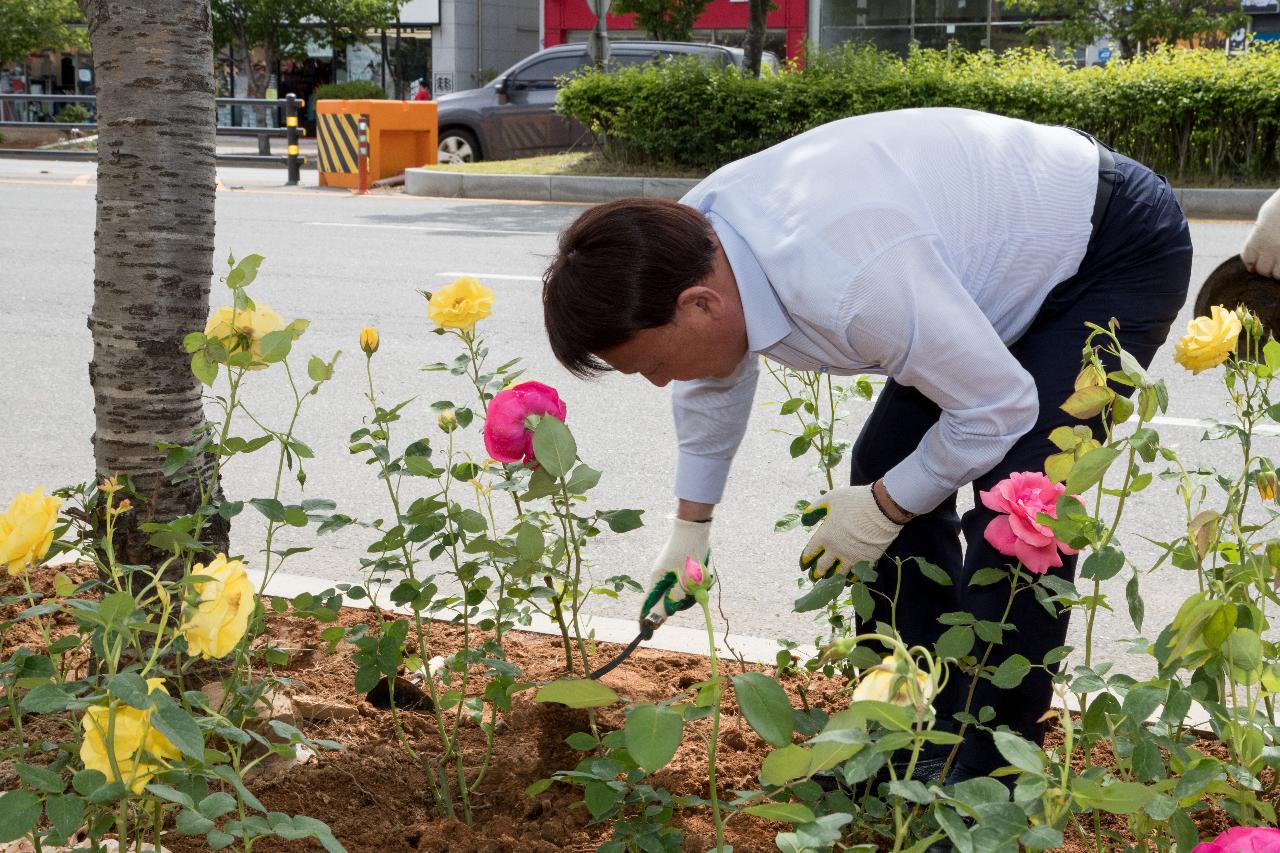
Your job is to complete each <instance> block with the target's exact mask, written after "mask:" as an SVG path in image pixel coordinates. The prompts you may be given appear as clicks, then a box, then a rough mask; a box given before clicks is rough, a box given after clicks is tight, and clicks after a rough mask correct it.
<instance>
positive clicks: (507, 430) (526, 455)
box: [484, 382, 565, 462]
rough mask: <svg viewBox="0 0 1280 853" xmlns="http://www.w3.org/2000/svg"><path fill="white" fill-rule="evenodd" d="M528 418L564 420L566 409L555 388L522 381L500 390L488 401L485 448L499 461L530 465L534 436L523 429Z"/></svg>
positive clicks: (532, 459) (539, 383) (525, 428)
mask: <svg viewBox="0 0 1280 853" xmlns="http://www.w3.org/2000/svg"><path fill="white" fill-rule="evenodd" d="M530 415H551V416H552V417H554V418H556V419H557V420H561V421H563V420H564V415H565V406H564V402H563V401H562V400H561V399H560V395H559V394H557V393H556V389H554V388H552V387H551V386H550V385H543V384H542V383H541V382H521V383H520V384H519V385H513V386H512V387H510V388H507V389H504V390H502V391H499V392H498V393H497V395H495V396H494V398H493V399H492V400H490V401H489V411H488V414H486V415H485V422H484V449H485V450H487V451H489V455H490V456H492V457H493V458H494V459H497V460H498V461H499V462H533V461H534V458H533V433H532V432H531V431H530V430H529V429H528V428H527V427H526V426H525V418H527V417H529V416H530Z"/></svg>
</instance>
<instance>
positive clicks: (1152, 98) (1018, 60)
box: [557, 45, 1280, 183]
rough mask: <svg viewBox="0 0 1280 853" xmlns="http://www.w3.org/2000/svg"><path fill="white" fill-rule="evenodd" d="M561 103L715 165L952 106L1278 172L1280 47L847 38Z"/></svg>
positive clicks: (1196, 169) (632, 139)
mask: <svg viewBox="0 0 1280 853" xmlns="http://www.w3.org/2000/svg"><path fill="white" fill-rule="evenodd" d="M557 104H558V106H557V108H558V109H559V110H560V112H562V113H564V114H565V115H567V116H571V117H573V118H575V119H577V120H579V121H581V122H583V123H584V124H586V125H587V126H588V127H590V128H592V129H593V130H595V131H596V132H598V133H600V134H601V135H602V137H603V139H604V144H605V150H606V153H607V154H608V155H609V156H611V157H614V158H616V159H619V160H622V161H626V162H642V163H654V164H675V165H679V166H683V167H688V168H694V169H701V170H707V171H709V170H712V169H715V168H718V167H719V166H722V165H724V164H725V163H727V162H730V161H732V160H735V159H738V158H740V157H745V156H747V155H750V154H753V153H755V152H757V151H760V150H762V149H764V148H767V147H769V146H771V145H774V144H776V143H778V142H781V141H782V140H784V139H788V138H790V137H792V136H795V135H796V134H799V133H803V132H804V131H806V130H809V129H811V128H813V127H816V126H818V125H820V124H825V123H826V122H829V121H833V120H835V119H838V118H843V117H846V116H852V115H860V114H863V113H870V112H877V111H882V110H893V109H901V108H907V107H931V106H953V107H966V108H970V109H977V110H984V111H987V112H993V113H998V114H1002V115H1008V116H1013V117H1015V118H1022V119H1027V120H1029V121H1036V122H1042V123H1046V124H1060V125H1067V126H1070V127H1076V128H1080V129H1081V130H1086V131H1088V132H1090V133H1092V134H1093V135H1095V136H1097V137H1098V138H1099V139H1102V140H1104V141H1105V142H1107V143H1108V144H1109V145H1111V146H1113V147H1114V148H1116V149H1117V150H1119V151H1122V152H1124V153H1125V154H1127V155H1129V156H1132V157H1134V158H1136V159H1138V160H1140V161H1142V162H1144V163H1146V164H1147V165H1149V166H1151V167H1152V168H1153V169H1155V170H1156V171H1157V172H1160V173H1162V174H1165V175H1169V176H1170V177H1172V178H1175V179H1177V180H1179V181H1182V182H1187V181H1215V182H1221V181H1228V180H1232V181H1251V182H1264V183H1274V181H1275V180H1276V179H1278V178H1280V157H1278V156H1277V155H1278V153H1280V152H1278V150H1277V147H1276V140H1277V135H1278V133H1277V132H1278V131H1280V49H1276V48H1272V47H1268V46H1266V45H1254V46H1253V48H1252V49H1250V51H1249V52H1248V53H1247V54H1246V55H1243V56H1227V55H1226V54H1225V53H1224V52H1223V51H1217V50H1172V49H1161V50H1156V51H1153V52H1151V53H1147V54H1143V55H1142V56H1141V57H1139V58H1137V59H1135V60H1133V61H1131V62H1113V63H1111V64H1109V65H1107V66H1105V67H1092V68H1075V67H1074V66H1072V65H1070V64H1069V63H1067V62H1065V61H1063V60H1061V59H1059V58H1057V57H1055V56H1054V55H1053V54H1052V53H1050V52H1046V51H1036V50H1016V51H1009V52H1007V53H1003V54H999V55H996V54H993V53H990V52H980V53H966V52H964V51H952V52H950V53H947V52H943V51H933V50H914V51H912V52H911V53H910V55H908V56H907V57H905V58H902V57H898V56H896V55H893V54H890V53H884V52H877V51H876V50H875V49H873V48H870V47H854V46H846V47H844V48H841V49H838V50H834V51H830V52H826V53H819V54H814V55H813V56H811V57H810V60H809V63H808V66H807V67H806V68H804V69H800V70H795V71H789V72H785V73H781V74H776V75H771V76H767V77H763V78H761V79H758V80H755V79H747V78H743V77H742V76H741V75H740V74H738V73H737V71H736V70H734V69H716V68H710V67H708V66H707V65H706V64H705V63H698V62H687V61H686V62H669V63H663V64H662V65H661V66H657V67H648V68H643V67H642V68H625V69H619V70H617V71H615V72H612V73H609V74H598V73H586V74H583V75H580V76H579V77H577V78H575V79H574V80H573V81H571V82H570V83H569V84H568V85H567V86H565V87H563V88H562V89H561V90H560V92H559V95H558V102H557ZM691 116H695V117H696V118H697V120H696V121H690V120H689V119H690V117H691Z"/></svg>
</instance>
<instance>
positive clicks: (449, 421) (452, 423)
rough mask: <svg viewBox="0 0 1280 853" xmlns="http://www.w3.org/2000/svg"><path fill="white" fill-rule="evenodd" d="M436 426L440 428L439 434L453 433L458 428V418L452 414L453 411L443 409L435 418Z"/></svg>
mask: <svg viewBox="0 0 1280 853" xmlns="http://www.w3.org/2000/svg"><path fill="white" fill-rule="evenodd" d="M436 426H438V427H440V431H441V432H446V433H447V432H453V431H454V430H455V429H457V428H458V416H457V415H456V414H454V413H453V409H445V410H444V411H443V412H441V413H440V414H439V415H438V416H437V417H436Z"/></svg>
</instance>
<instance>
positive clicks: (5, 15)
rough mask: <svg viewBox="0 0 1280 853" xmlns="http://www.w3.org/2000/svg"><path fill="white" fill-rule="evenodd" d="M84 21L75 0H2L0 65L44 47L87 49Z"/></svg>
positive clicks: (21, 59)
mask: <svg viewBox="0 0 1280 853" xmlns="http://www.w3.org/2000/svg"><path fill="white" fill-rule="evenodd" d="M83 20H84V18H83V17H81V15H80V7H79V6H77V5H76V0H0V66H4V65H12V64H15V63H18V62H21V61H23V60H24V59H26V58H27V55H28V54H31V53H36V52H37V51H41V50H85V49H87V48H88V47H89V33H88V31H87V30H86V29H85V28H84V26H83V25H82V22H83ZM78 24H80V25H79V26H77V25H78Z"/></svg>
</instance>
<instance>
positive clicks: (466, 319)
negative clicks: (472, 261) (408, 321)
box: [427, 275, 495, 331]
mask: <svg viewBox="0 0 1280 853" xmlns="http://www.w3.org/2000/svg"><path fill="white" fill-rule="evenodd" d="M494 296H495V294H494V292H493V291H492V290H490V289H489V288H487V287H485V286H484V285H483V284H481V283H480V282H479V281H478V280H477V279H475V278H472V277H471V276H469V275H464V276H463V277H462V278H460V279H458V280H457V281H455V282H454V283H453V284H449V285H445V286H444V287H442V288H440V289H439V290H437V291H436V292H435V293H433V294H431V302H430V303H429V305H428V307H427V313H428V315H430V317H431V322H433V323H435V324H436V325H437V326H439V327H440V328H442V329H461V330H463V331H470V330H471V329H473V328H475V325H476V323H478V322H480V321H481V320H483V319H484V318H485V317H488V316H489V314H490V313H491V312H492V311H493V300H494Z"/></svg>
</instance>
